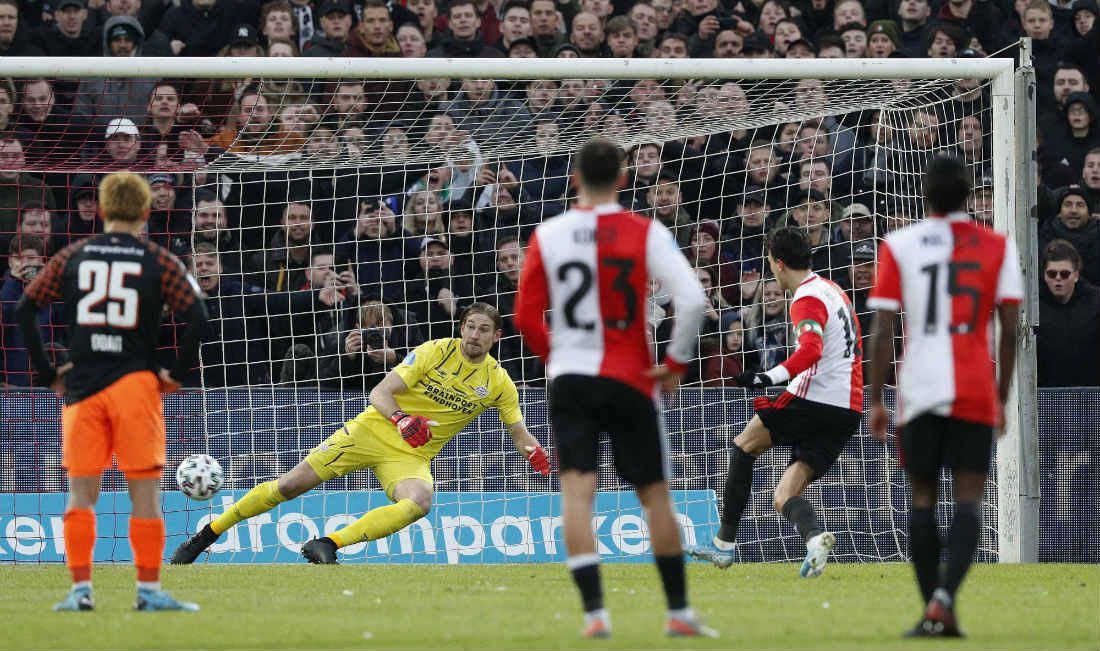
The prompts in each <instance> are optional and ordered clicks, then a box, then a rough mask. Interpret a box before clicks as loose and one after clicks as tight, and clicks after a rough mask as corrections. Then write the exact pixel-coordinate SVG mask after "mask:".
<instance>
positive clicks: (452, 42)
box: [428, 0, 504, 57]
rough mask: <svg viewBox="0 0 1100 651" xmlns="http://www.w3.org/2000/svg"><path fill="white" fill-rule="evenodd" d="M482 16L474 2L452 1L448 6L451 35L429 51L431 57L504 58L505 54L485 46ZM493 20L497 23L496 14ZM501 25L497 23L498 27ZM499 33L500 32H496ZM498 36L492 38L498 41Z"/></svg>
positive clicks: (445, 36)
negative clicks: (481, 30)
mask: <svg viewBox="0 0 1100 651" xmlns="http://www.w3.org/2000/svg"><path fill="white" fill-rule="evenodd" d="M482 18H483V16H482V15H479V14H478V11H477V7H476V6H475V4H474V0H451V2H450V4H449V5H448V6H447V24H448V25H449V27H450V34H447V35H444V36H442V38H441V43H440V44H439V46H438V47H436V48H433V49H432V50H429V51H428V56H430V57H503V56H504V53H503V52H501V51H500V50H498V49H496V48H495V47H491V46H489V45H486V44H485V42H486V41H485V36H490V35H482V33H481V32H480V31H479V30H480V29H481V26H482V24H481V23H482ZM492 18H493V20H494V22H496V13H495V10H494V12H493V15H492ZM498 25H499V23H498V22H497V25H496V26H498ZM494 31H496V32H499V30H498V29H497V30H494ZM496 38H497V36H492V40H493V41H496Z"/></svg>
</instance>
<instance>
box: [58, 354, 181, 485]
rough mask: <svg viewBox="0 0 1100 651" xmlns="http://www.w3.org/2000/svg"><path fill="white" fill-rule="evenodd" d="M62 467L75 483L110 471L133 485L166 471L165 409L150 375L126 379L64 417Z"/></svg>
mask: <svg viewBox="0 0 1100 651" xmlns="http://www.w3.org/2000/svg"><path fill="white" fill-rule="evenodd" d="M61 434H62V452H61V464H62V465H63V466H64V467H65V468H66V469H67V470H68V471H69V474H70V475H72V476H74V477H94V476H96V475H99V474H100V473H102V472H103V471H104V470H105V469H107V468H110V467H111V453H112V452H113V453H114V454H115V457H116V458H117V459H118V469H119V470H121V471H122V472H124V473H126V476H127V477H129V478H131V479H155V478H157V477H160V473H161V468H163V467H164V406H163V404H162V403H161V399H160V380H158V379H157V376H156V375H154V374H153V373H152V372H151V371H138V372H135V373H128V374H126V375H124V376H122V377H121V378H119V379H118V380H117V381H115V382H114V383H113V384H111V385H110V386H108V387H107V388H106V389H103V390H102V391H100V392H99V393H97V394H95V395H92V396H89V397H87V398H85V399H83V400H81V401H80V402H78V403H76V404H75V405H67V406H66V407H65V408H64V409H63V410H62V412H61Z"/></svg>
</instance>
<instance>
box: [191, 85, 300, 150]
mask: <svg viewBox="0 0 1100 651" xmlns="http://www.w3.org/2000/svg"><path fill="white" fill-rule="evenodd" d="M233 118H234V120H233V122H234V124H233V125H232V126H226V127H225V128H224V129H222V130H221V131H219V132H218V133H217V135H215V136H214V137H212V138H210V139H209V141H204V140H203V139H202V138H201V137H193V136H188V137H185V135H186V134H181V137H180V142H181V145H182V146H183V148H184V149H185V150H187V151H189V152H194V153H195V154H196V155H202V154H205V153H206V152H207V151H208V150H209V149H210V148H211V147H215V148H217V149H219V150H222V151H225V152H227V153H231V154H247V155H267V154H285V153H291V152H295V151H298V150H299V149H300V148H301V147H302V145H303V144H304V143H305V138H304V137H303V135H302V134H301V133H300V132H297V131H290V130H288V129H286V128H284V127H281V126H277V125H276V124H275V123H274V118H275V112H274V111H273V110H272V109H271V107H270V105H269V104H268V101H267V98H266V97H264V96H263V94H261V93H260V91H259V89H258V88H257V87H256V86H248V87H245V88H244V90H243V91H242V92H241V94H240V97H239V98H238V99H237V101H236V103H235V105H234V111H233Z"/></svg>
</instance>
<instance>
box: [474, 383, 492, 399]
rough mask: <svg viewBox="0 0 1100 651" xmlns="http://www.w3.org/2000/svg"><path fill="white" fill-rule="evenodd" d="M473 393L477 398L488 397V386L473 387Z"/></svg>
mask: <svg viewBox="0 0 1100 651" xmlns="http://www.w3.org/2000/svg"><path fill="white" fill-rule="evenodd" d="M474 395H476V396H477V397H478V398H488V397H489V387H487V386H480V387H474Z"/></svg>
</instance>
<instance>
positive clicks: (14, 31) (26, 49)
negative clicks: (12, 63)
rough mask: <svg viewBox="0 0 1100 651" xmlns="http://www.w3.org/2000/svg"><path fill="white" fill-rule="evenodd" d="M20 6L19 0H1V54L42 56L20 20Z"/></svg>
mask: <svg viewBox="0 0 1100 651" xmlns="http://www.w3.org/2000/svg"><path fill="white" fill-rule="evenodd" d="M19 7H20V3H19V2H18V0H0V56H8V57H23V56H42V54H43V52H42V50H41V49H39V47H38V46H37V45H35V44H34V43H33V42H32V41H31V38H30V35H29V34H28V30H27V28H26V27H25V26H24V25H23V24H22V22H21V21H20V20H19V15H20V9H19Z"/></svg>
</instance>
